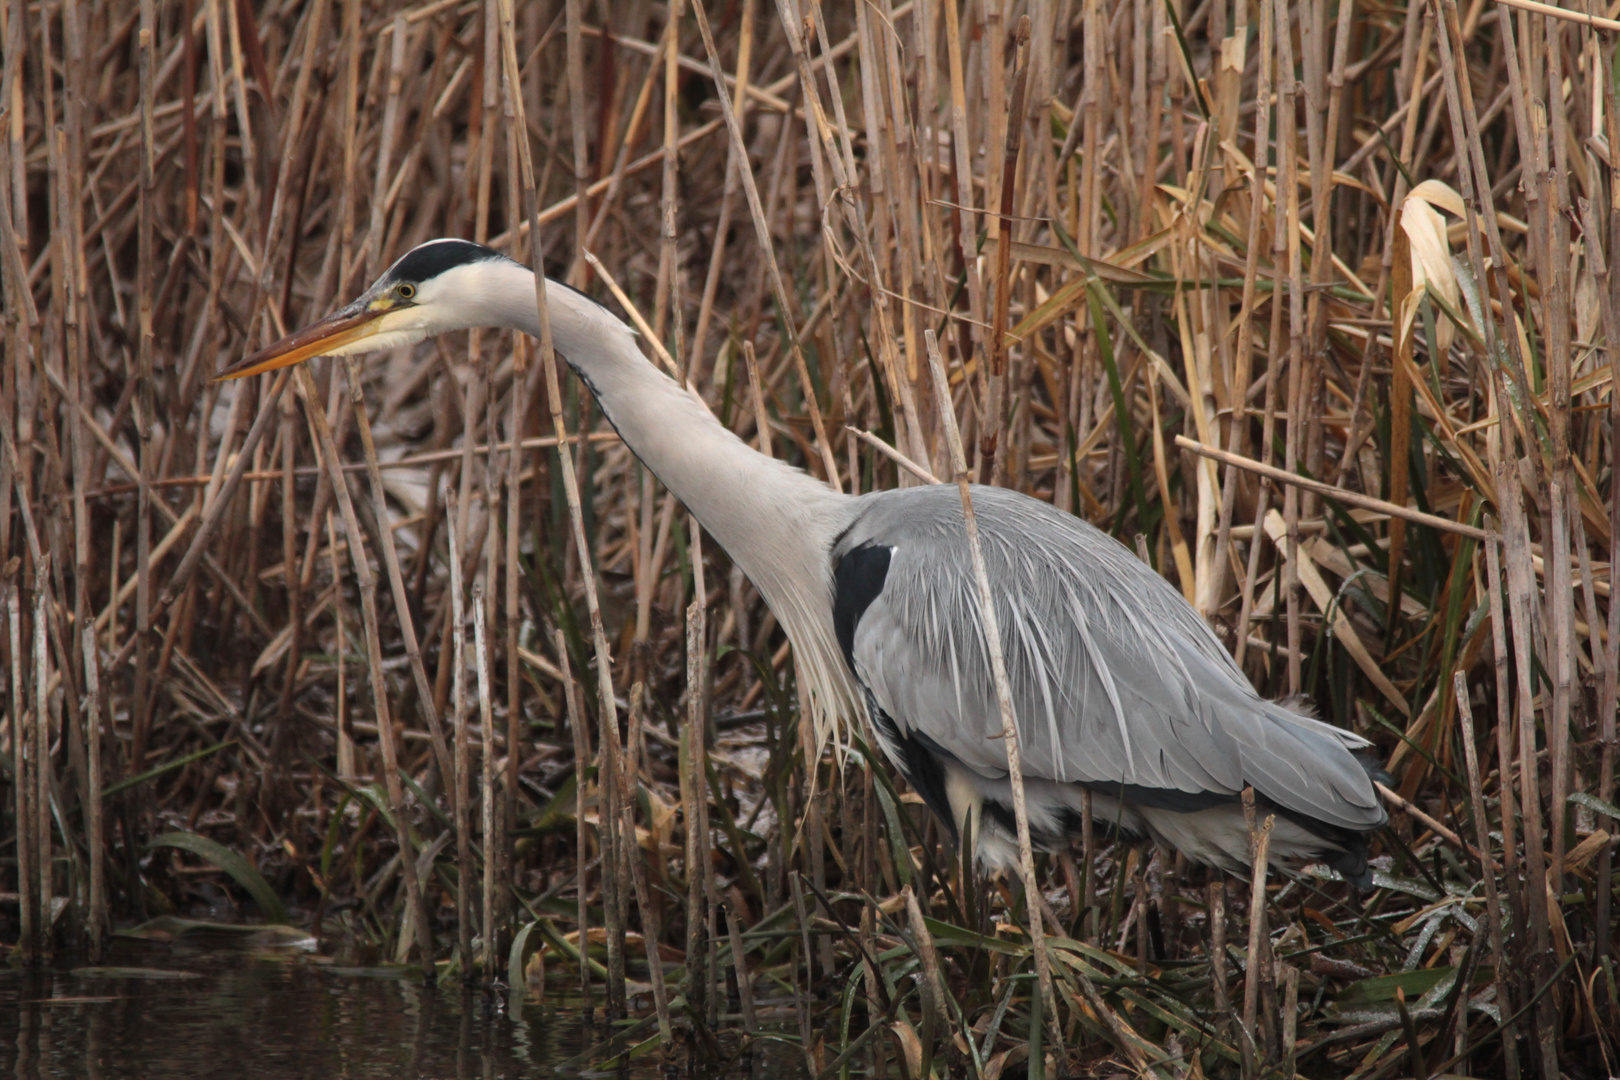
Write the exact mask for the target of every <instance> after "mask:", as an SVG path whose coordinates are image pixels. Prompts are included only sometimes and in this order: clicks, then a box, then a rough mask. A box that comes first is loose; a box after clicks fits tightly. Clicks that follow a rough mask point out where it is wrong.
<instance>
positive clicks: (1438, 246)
mask: <svg viewBox="0 0 1620 1080" xmlns="http://www.w3.org/2000/svg"><path fill="white" fill-rule="evenodd" d="M1435 207H1439V208H1440V209H1441V210H1445V211H1446V212H1447V213H1451V214H1455V215H1457V216H1458V217H1461V216H1463V202H1462V197H1461V196H1459V195H1458V194H1457V193H1456V192H1455V191H1453V190H1452V189H1451V188H1450V187H1448V186H1447V185H1445V184H1443V183H1441V182H1440V181H1438V180H1425V181H1424V182H1423V183H1421V184H1419V185H1418V186H1417V187H1415V188H1413V189H1412V193H1411V194H1410V195H1408V196H1407V197H1406V199H1405V200H1404V201H1403V202H1402V203H1401V230H1402V231H1403V232H1405V233H1406V236H1407V239H1408V240H1409V241H1410V242H1411V246H1412V292H1411V293H1410V294H1409V295H1408V296H1407V298H1406V300H1405V302H1404V303H1402V305H1401V333H1403V334H1407V333H1411V332H1412V327H1413V323H1414V321H1415V320H1416V318H1417V311H1418V303H1419V301H1420V300H1421V299H1422V297H1423V292H1424V289H1423V287H1424V285H1425V284H1427V285H1430V286H1432V287H1433V288H1434V290H1435V292H1437V293H1439V294H1440V295H1441V296H1442V297H1444V298H1445V301H1446V303H1447V304H1449V305H1450V306H1451V309H1452V310H1453V311H1456V310H1458V309H1459V306H1460V301H1461V295H1462V294H1461V292H1460V290H1459V288H1458V285H1457V271H1456V269H1455V268H1454V267H1453V266H1452V262H1451V244H1450V243H1449V242H1448V241H1447V239H1446V221H1445V218H1443V217H1441V216H1440V213H1439V211H1438V210H1436V209H1435ZM1456 332H1457V329H1456V327H1455V326H1453V325H1452V323H1451V320H1450V319H1448V318H1446V317H1445V316H1444V315H1442V316H1440V317H1439V318H1437V319H1436V320H1435V339H1436V340H1435V345H1436V346H1437V347H1438V348H1439V349H1440V351H1441V352H1442V353H1443V352H1445V350H1447V349H1449V348H1451V341H1452V338H1453V337H1455V336H1456Z"/></svg>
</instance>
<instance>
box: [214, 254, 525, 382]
mask: <svg viewBox="0 0 1620 1080" xmlns="http://www.w3.org/2000/svg"><path fill="white" fill-rule="evenodd" d="M514 268H517V269H521V268H520V267H519V265H518V264H517V263H514V262H513V261H512V260H511V259H508V258H507V257H506V256H505V255H502V254H500V253H499V252H497V251H492V250H490V249H489V248H487V247H484V246H483V245H482V244H474V243H471V242H470V241H467V240H429V241H428V242H427V243H425V244H420V245H418V246H416V247H414V248H412V249H411V250H410V251H408V252H406V253H405V254H404V255H403V256H401V257H400V260H399V261H398V262H396V263H395V264H394V265H393V266H390V267H389V268H388V269H387V270H386V271H385V272H384V273H383V275H382V277H380V278H378V279H377V280H376V281H375V282H373V283H372V286H371V288H369V289H367V290H366V291H365V292H364V293H362V294H361V296H360V298H359V299H358V300H356V301H355V302H354V303H352V304H350V305H348V306H347V307H344V308H341V309H339V310H337V311H335V312H333V313H332V314H330V315H328V316H327V317H326V318H324V319H322V320H321V321H320V322H317V323H314V324H312V325H310V326H306V327H305V328H304V329H302V330H299V331H297V332H296V333H293V334H288V335H287V336H286V337H284V338H282V339H281V340H280V341H278V342H276V343H275V344H274V345H270V346H268V347H266V348H264V349H260V350H259V351H258V352H256V353H254V354H253V355H252V356H248V357H245V358H243V359H242V360H240V361H238V362H237V363H235V364H232V365H231V366H230V367H228V368H226V369H225V370H224V371H221V372H220V373H219V374H218V375H216V376H214V378H215V379H216V380H222V379H240V378H242V377H243V376H244V375H258V374H261V373H263V372H266V371H274V370H275V369H276V368H281V367H287V366H289V365H291V364H296V363H298V362H299V361H301V360H307V359H309V358H310V357H312V356H347V355H350V354H353V353H362V352H375V351H378V350H380V349H392V348H396V347H398V346H400V345H409V344H411V343H412V342H416V341H421V340H422V339H423V338H425V337H428V336H429V335H432V334H439V333H443V332H444V331H446V330H460V329H465V328H467V327H472V326H490V325H497V324H498V322H499V319H498V318H497V317H495V315H494V313H493V312H492V311H491V310H489V308H490V301H491V300H492V299H493V297H494V296H495V295H496V293H497V292H498V290H496V289H495V288H493V287H492V286H493V284H494V279H495V278H496V277H504V276H505V275H506V274H509V272H510V271H511V270H512V269H514Z"/></svg>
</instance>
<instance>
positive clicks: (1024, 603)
mask: <svg viewBox="0 0 1620 1080" xmlns="http://www.w3.org/2000/svg"><path fill="white" fill-rule="evenodd" d="M973 497H974V501H975V506H976V509H977V510H978V511H979V527H980V531H981V536H982V537H983V538H984V541H985V543H984V553H985V562H986V570H987V571H988V572H989V574H990V577H991V590H992V593H993V595H994V596H995V600H996V615H997V621H998V622H999V623H1000V625H1001V627H1002V637H1003V642H1002V645H1003V650H1004V654H1005V658H1006V662H1007V667H1008V675H1009V678H1010V680H1011V683H1012V690H1013V701H1014V709H1015V711H1016V713H1017V717H1018V727H1019V737H1020V745H1021V749H1022V754H1023V763H1024V771H1025V774H1026V775H1027V776H1029V777H1032V778H1044V779H1046V780H1049V781H1057V782H1078V783H1085V784H1091V785H1106V784H1109V783H1114V784H1126V785H1132V786H1136V787H1140V788H1152V789H1161V790H1164V791H1165V792H1167V793H1175V792H1180V793H1185V794H1188V795H1201V796H1205V795H1209V796H1236V795H1237V794H1238V793H1240V792H1241V791H1242V789H1243V787H1244V786H1245V784H1253V785H1254V786H1255V788H1256V789H1257V790H1258V791H1259V792H1260V793H1261V794H1262V795H1264V796H1266V797H1267V798H1269V799H1271V800H1273V801H1274V802H1276V803H1277V804H1278V805H1279V806H1281V807H1284V808H1286V809H1288V810H1291V811H1294V812H1296V813H1299V814H1302V815H1308V816H1309V817H1311V818H1315V819H1317V820H1320V821H1322V822H1324V823H1326V824H1329V825H1333V826H1337V827H1341V828H1345V829H1351V830H1366V829H1369V828H1375V827H1377V826H1378V825H1380V824H1382V822H1383V821H1384V812H1383V810H1382V808H1381V806H1380V805H1379V803H1378V799H1377V795H1376V793H1375V792H1374V790H1373V788H1372V785H1371V783H1370V782H1369V781H1368V779H1367V776H1366V772H1365V771H1364V770H1363V768H1362V767H1361V765H1360V763H1359V762H1358V761H1357V760H1356V758H1355V757H1354V756H1353V755H1352V754H1351V752H1350V751H1351V749H1353V748H1357V747H1359V746H1362V745H1365V742H1364V740H1362V739H1360V738H1359V737H1358V736H1355V735H1353V734H1351V733H1349V732H1345V731H1340V730H1339V729H1337V728H1333V727H1331V726H1330V725H1327V724H1324V723H1321V722H1320V721H1317V720H1313V719H1311V718H1309V717H1305V716H1302V715H1300V714H1298V713H1295V712H1293V711H1291V710H1289V709H1286V708H1284V707H1283V706H1280V705H1276V704H1273V703H1271V702H1268V701H1265V700H1263V699H1262V698H1260V697H1259V696H1258V695H1257V694H1255V692H1254V690H1253V688H1252V687H1251V686H1250V685H1249V683H1248V681H1247V680H1246V679H1245V678H1244V676H1243V675H1242V673H1241V672H1240V671H1238V669H1237V668H1236V666H1235V665H1233V663H1232V661H1231V659H1230V657H1228V656H1227V654H1226V651H1225V649H1224V647H1223V646H1222V645H1221V642H1220V641H1219V639H1218V638H1216V637H1215V635H1214V634H1213V633H1212V632H1211V631H1210V629H1209V628H1208V626H1206V625H1205V624H1204V622H1203V620H1202V619H1200V618H1199V617H1198V615H1197V614H1196V613H1195V612H1194V611H1193V609H1192V608H1191V607H1190V606H1188V605H1187V604H1186V602H1185V601H1184V600H1183V599H1182V597H1181V596H1180V594H1179V593H1177V592H1176V591H1175V590H1174V589H1173V588H1172V587H1171V586H1170V585H1169V584H1168V583H1167V582H1165V581H1164V580H1163V579H1162V578H1160V577H1159V576H1158V575H1156V574H1154V573H1153V572H1152V571H1151V570H1150V569H1149V568H1147V567H1145V566H1143V565H1142V564H1141V563H1140V562H1139V561H1138V560H1137V559H1136V558H1134V557H1133V556H1132V555H1131V554H1130V553H1129V552H1127V551H1126V550H1125V549H1124V548H1123V547H1122V546H1121V545H1119V544H1118V543H1117V542H1115V541H1114V540H1113V539H1112V538H1110V537H1108V536H1106V535H1105V534H1103V533H1101V532H1099V531H1097V530H1096V529H1093V528H1092V527H1090V526H1089V525H1086V524H1085V523H1084V522H1081V521H1080V520H1079V519H1077V518H1074V517H1071V516H1069V515H1067V514H1063V513H1061V512H1060V511H1057V510H1055V509H1053V508H1052V507H1050V506H1048V505H1046V504H1044V503H1041V502H1038V501H1036V500H1033V499H1029V498H1026V497H1024V496H1021V495H1018V494H1016V493H1013V492H1008V491H1005V490H1002V489H998V488H975V489H974V493H973ZM867 498H868V508H867V509H866V510H865V511H864V512H863V513H862V515H861V516H860V518H859V519H858V520H857V521H856V524H855V525H854V526H853V527H852V528H851V530H850V531H849V533H848V534H847V535H846V537H845V539H844V540H843V541H842V543H841V544H840V550H839V551H835V552H834V559H835V562H836V560H837V559H838V558H840V557H841V555H842V554H843V553H846V552H849V551H854V550H856V549H858V548H861V547H862V546H863V545H883V546H884V547H885V548H889V549H892V551H893V555H892V559H891V561H890V562H889V565H888V567H887V577H886V580H885V581H884V582H883V587H882V591H881V592H880V593H879V594H878V595H877V596H876V597H875V598H873V599H872V600H871V601H870V604H869V606H867V607H866V608H865V609H864V614H863V615H862V617H861V618H860V621H859V625H858V626H856V627H855V628H854V637H853V652H852V657H851V659H852V663H853V665H854V667H855V669H856V674H857V676H858V677H859V678H860V679H861V681H862V683H863V684H864V685H866V686H867V687H869V688H870V689H871V691H872V695H873V697H874V699H875V701H876V703H877V704H878V705H879V706H880V707H881V708H882V709H883V710H884V712H885V713H887V714H888V716H890V717H892V718H893V719H894V721H895V723H896V724H897V725H900V726H901V727H903V728H905V729H907V730H908V731H914V732H916V733H918V734H919V735H921V736H924V737H926V738H928V739H930V740H932V741H933V742H934V743H936V744H938V745H939V746H940V747H942V748H944V749H945V750H946V751H948V752H949V753H950V754H951V755H953V756H954V757H955V758H956V759H957V760H959V761H960V762H961V763H962V764H963V765H964V766H965V767H967V768H968V769H970V770H972V771H973V772H975V773H977V774H978V775H980V776H983V777H985V778H987V779H991V780H993V779H995V778H998V777H1004V776H1005V775H1006V760H1007V759H1006V749H1005V747H1004V746H1003V745H1002V742H1001V739H1000V734H1001V722H1000V719H999V710H998V708H997V705H996V699H995V692H994V687H993V685H992V683H991V678H990V673H989V660H988V655H987V653H986V650H985V648H984V634H983V629H982V626H981V623H980V618H979V608H978V592H977V586H976V585H975V583H974V581H973V577H972V568H971V564H970V562H969V559H968V555H967V544H966V537H965V533H964V531H963V528H962V517H961V504H960V501H959V499H958V495H957V493H956V491H955V490H954V489H952V488H949V487H919V488H907V489H902V490H900V491H890V492H883V493H881V494H878V495H874V496H868V497H867Z"/></svg>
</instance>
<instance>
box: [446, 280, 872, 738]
mask: <svg viewBox="0 0 1620 1080" xmlns="http://www.w3.org/2000/svg"><path fill="white" fill-rule="evenodd" d="M476 268H477V271H478V272H479V276H480V281H479V282H478V288H477V289H476V290H467V292H466V293H464V295H467V294H476V295H479V296H480V297H481V299H482V300H483V301H484V302H485V303H489V304H490V305H491V306H492V307H497V308H498V310H492V311H489V312H486V313H484V314H485V316H486V317H487V318H488V321H487V322H481V323H479V324H478V325H504V326H509V327H512V328H514V329H518V330H523V331H525V332H526V333H529V334H531V335H533V336H535V337H537V338H538V337H539V336H540V318H539V313H538V310H537V308H536V306H535V295H534V275H533V273H532V272H531V271H530V270H529V269H528V268H526V267H524V266H522V265H520V264H518V263H515V262H510V261H507V260H499V261H491V262H485V263H481V264H477V267H476ZM546 303H547V307H548V309H549V311H550V315H551V333H552V341H553V343H554V344H555V346H556V349H557V352H558V353H559V354H560V355H561V356H562V357H563V358H564V359H565V360H567V362H568V364H569V366H570V367H572V368H573V369H574V372H575V373H576V374H578V375H579V377H580V379H581V381H583V382H584V383H585V384H586V386H588V387H589V388H590V390H591V393H592V394H594V395H595V397H596V399H597V402H598V403H599V404H600V405H601V406H602V411H603V412H604V413H605V414H606V415H607V418H608V421H609V422H610V423H612V424H613V426H614V428H615V429H617V431H618V433H619V436H620V437H621V438H622V439H623V440H624V442H625V445H626V446H628V447H629V448H630V450H631V452H632V453H634V454H635V455H636V457H638V458H640V459H641V461H642V463H643V464H645V465H646V466H647V468H649V469H651V470H652V472H653V474H654V475H655V476H657V477H658V479H659V480H660V481H662V482H663V484H664V486H665V487H667V488H668V489H669V490H670V492H671V493H673V494H674V495H675V497H676V498H678V499H680V500H681V502H682V503H684V504H685V505H686V508H687V509H688V510H690V511H691V512H692V515H693V516H694V517H695V518H697V520H698V522H699V523H700V524H701V525H702V526H703V528H704V530H705V531H707V532H708V533H709V535H710V536H712V537H713V538H714V539H715V541H716V542H718V543H719V544H720V546H721V547H723V548H725V550H726V552H727V553H728V554H729V555H730V556H731V558H732V560H733V561H735V562H736V564H737V565H738V566H739V567H740V568H741V569H742V571H743V573H745V574H746V575H748V578H749V580H751V581H752V582H753V583H754V586H755V587H756V588H758V589H759V591H760V594H761V595H762V596H763V597H764V598H765V601H766V603H767V604H769V605H770V607H771V610H772V611H774V612H775V613H776V617H777V620H778V621H779V622H780V623H781V624H782V627H783V629H784V630H785V631H786V632H787V635H788V638H789V640H790V641H792V642H793V646H794V650H795V655H796V657H797V658H798V662H799V668H800V677H801V679H802V680H803V681H804V682H805V683H806V684H807V685H808V687H809V689H810V692H811V700H812V704H813V706H814V713H815V720H816V729H817V734H818V736H820V737H821V738H823V739H825V738H826V737H827V736H828V735H830V734H832V724H833V722H834V720H835V719H836V717H837V716H838V715H840V714H841V715H842V716H844V717H846V718H852V717H853V716H854V715H855V709H856V708H857V701H858V699H857V698H856V696H855V690H854V686H853V684H852V682H851V680H850V678H849V676H848V674H847V673H846V671H845V670H844V669H845V665H844V662H843V658H842V656H841V655H840V653H839V651H838V647H837V643H836V637H835V635H834V633H833V627H832V619H831V615H832V565H831V558H830V553H831V547H832V542H833V540H834V538H835V537H836V536H837V535H838V534H839V533H840V532H842V531H843V529H844V528H845V527H846V526H847V525H848V524H849V522H850V520H851V517H852V515H853V513H854V505H853V503H854V500H853V499H852V498H850V497H849V496H846V495H841V494H839V493H837V492H835V491H833V490H832V489H831V488H829V487H827V485H825V484H823V483H822V482H820V481H819V480H816V479H814V478H813V477H811V476H809V475H807V474H806V473H804V472H803V471H802V470H800V469H796V468H794V467H792V466H790V465H788V464H786V463H784V462H781V461H777V460H775V459H773V458H770V457H767V456H765V455H764V454H761V453H760V452H759V451H757V450H755V449H753V448H752V447H750V446H748V445H747V444H746V443H744V442H743V441H742V440H741V439H739V438H737V436H736V435H734V434H732V433H731V432H730V431H729V430H727V429H726V428H725V427H724V426H723V425H722V424H721V423H720V422H719V420H717V419H715V417H714V414H713V413H711V412H709V410H708V407H707V406H705V405H704V404H703V403H702V401H700V400H699V399H697V398H696V397H695V396H694V395H692V394H690V393H688V392H687V391H686V390H684V389H682V388H681V387H680V386H678V385H677V384H676V383H675V381H674V380H673V379H670V378H668V377H666V376H665V375H664V374H663V373H662V372H660V371H659V370H658V369H656V368H655V367H653V365H652V364H651V362H649V361H648V360H647V359H646V357H644V356H643V355H642V354H641V351H640V350H639V349H638V348H637V347H636V343H635V333H634V331H632V330H631V329H630V328H629V327H628V326H626V325H625V324H624V323H623V322H621V321H620V320H619V319H617V318H615V317H614V316H613V315H612V314H611V313H609V312H608V311H607V310H606V309H605V308H603V307H602V306H600V305H599V304H597V303H595V302H594V301H592V300H589V299H587V298H586V297H584V296H583V295H581V294H580V293H578V292H575V291H574V290H572V289H570V288H567V287H566V286H562V285H558V284H556V283H554V282H550V281H548V282H547V289H546Z"/></svg>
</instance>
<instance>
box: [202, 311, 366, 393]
mask: <svg viewBox="0 0 1620 1080" xmlns="http://www.w3.org/2000/svg"><path fill="white" fill-rule="evenodd" d="M388 311H389V308H388V307H387V306H379V307H368V308H365V309H364V310H361V311H358V312H356V311H348V310H344V311H339V312H336V313H334V314H332V315H328V316H327V317H326V318H324V319H322V320H321V321H320V322H318V323H313V324H311V325H309V326H306V327H304V328H303V329H302V330H299V331H297V332H296V333H292V334H288V335H287V336H286V337H284V338H282V339H281V340H280V341H278V342H276V343H275V344H274V345H270V346H267V347H266V348H263V349H260V350H259V351H258V352H256V353H254V354H253V355H252V356H249V357H246V358H244V359H242V360H239V361H237V362H236V363H235V364H232V365H231V366H230V367H228V368H226V369H225V370H224V371H221V372H220V373H219V374H217V375H215V376H214V381H215V382H223V381H225V380H226V379H241V378H244V377H246V376H248V375H259V374H262V373H264V372H266V371H274V370H275V369H276V368H283V367H288V366H290V365H292V364H296V363H298V362H300V361H302V360H308V359H309V358H310V357H312V356H320V355H322V354H324V353H329V352H331V351H332V350H334V349H338V348H341V347H342V346H344V345H350V344H353V343H354V342H356V341H360V340H361V339H363V338H368V337H370V336H371V335H373V334H375V333H376V332H377V319H378V318H380V317H381V316H383V315H386V314H387V313H388Z"/></svg>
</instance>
